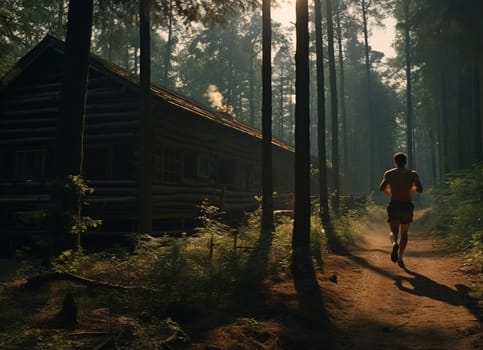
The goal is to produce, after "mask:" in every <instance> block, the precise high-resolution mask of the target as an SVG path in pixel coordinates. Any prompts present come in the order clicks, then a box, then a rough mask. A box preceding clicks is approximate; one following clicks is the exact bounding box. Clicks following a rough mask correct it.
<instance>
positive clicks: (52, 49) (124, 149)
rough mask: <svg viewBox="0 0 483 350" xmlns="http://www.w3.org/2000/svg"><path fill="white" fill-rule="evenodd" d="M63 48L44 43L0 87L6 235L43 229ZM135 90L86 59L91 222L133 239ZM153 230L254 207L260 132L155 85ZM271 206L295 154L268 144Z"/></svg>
mask: <svg viewBox="0 0 483 350" xmlns="http://www.w3.org/2000/svg"><path fill="white" fill-rule="evenodd" d="M63 57H64V44H63V42H61V41H60V40H58V39H56V38H54V37H52V36H47V37H45V38H44V39H43V40H42V41H41V42H40V43H39V44H38V45H37V46H36V47H34V48H33V49H32V50H31V51H30V52H29V53H27V54H26V55H25V56H24V57H23V58H21V59H20V60H19V61H18V63H17V64H16V65H15V67H14V68H13V69H11V70H10V71H9V72H8V73H7V74H6V75H5V76H4V77H3V78H2V79H1V80H0V212H1V214H0V215H1V218H0V219H1V223H2V224H1V226H2V228H3V230H4V231H7V232H6V233H5V232H4V233H5V234H7V235H16V234H19V232H24V233H25V232H27V233H28V232H29V231H30V230H34V231H40V232H41V231H42V229H45V227H44V225H43V223H42V219H41V216H42V215H41V213H42V211H43V210H45V208H46V206H48V204H49V200H50V194H49V190H48V184H49V182H50V181H51V180H52V179H53V178H54V175H55V174H54V168H55V167H54V165H55V157H54V154H55V147H56V125H57V118H59V117H61V116H60V115H59V101H60V93H61V91H60V90H61V84H62V76H63ZM139 93H140V89H139V84H138V80H137V77H133V76H132V75H130V74H128V73H127V72H126V71H125V70H123V69H121V68H119V67H117V66H115V65H114V64H111V63H109V62H106V61H105V60H103V59H101V58H99V57H97V56H95V55H91V56H90V59H89V79H88V92H87V99H86V115H85V134H84V149H85V156H84V178H86V179H87V182H88V184H89V185H91V186H93V187H94V188H95V192H94V194H93V195H91V196H89V198H88V206H87V207H86V210H87V214H88V215H90V216H91V217H94V218H100V219H102V220H103V225H102V227H101V231H104V232H135V231H136V227H137V220H138V214H137V213H138V211H137V201H138V199H139V195H138V187H139V186H138V183H137V181H138V180H137V176H136V172H137V169H136V167H137V164H139V162H138V159H137V158H138V156H139V152H138V151H137V148H138V143H137V142H136V140H137V139H138V137H139V135H138V130H139V108H138V106H139ZM151 101H152V108H151V114H152V120H153V121H154V127H153V135H154V138H153V147H152V149H153V161H154V180H153V185H152V193H151V195H152V203H153V208H152V220H153V230H154V231H156V232H168V231H171V230H179V229H189V227H192V226H193V225H194V224H195V219H196V218H197V216H198V212H199V207H198V206H199V204H200V203H201V202H202V201H203V200H204V199H205V198H206V199H208V201H209V202H211V203H213V204H215V205H218V206H220V207H221V208H222V209H223V210H224V211H225V212H226V213H228V214H232V215H240V214H242V213H243V212H246V211H251V210H254V209H256V207H257V205H258V203H257V201H256V199H255V196H257V195H260V193H261V132H260V131H259V130H257V129H255V128H253V127H250V126H248V125H246V124H244V123H242V122H240V121H239V120H237V119H235V118H233V117H231V116H227V115H226V114H223V113H220V112H217V111H215V110H212V109H210V108H208V107H206V106H204V105H202V104H201V103H198V102H195V101H193V100H190V99H189V98H186V97H184V96H181V95H180V94H178V93H176V92H174V91H171V90H168V89H165V88H163V87H161V86H158V85H156V84H152V85H151ZM272 145H273V152H272V155H273V174H274V180H273V181H274V182H273V183H274V191H275V192H277V193H278V195H277V196H276V197H275V204H274V205H275V208H279V209H284V208H287V206H288V205H289V204H288V203H289V198H290V193H291V192H293V182H294V176H293V172H294V169H293V168H294V166H293V159H294V149H293V148H292V147H291V146H289V145H287V144H285V143H283V142H280V141H277V140H273V142H272Z"/></svg>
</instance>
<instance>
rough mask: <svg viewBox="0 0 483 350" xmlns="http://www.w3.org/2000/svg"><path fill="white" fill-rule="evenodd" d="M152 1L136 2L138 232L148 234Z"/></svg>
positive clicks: (151, 172) (150, 163) (151, 174)
mask: <svg viewBox="0 0 483 350" xmlns="http://www.w3.org/2000/svg"><path fill="white" fill-rule="evenodd" d="M150 7H151V0H141V1H140V2H139V43H140V49H141V58H140V61H141V65H140V79H139V84H140V91H141V93H140V99H139V103H140V106H139V112H140V115H139V122H140V128H139V135H138V137H139V150H140V152H139V153H140V155H139V157H140V166H139V172H138V176H139V177H138V188H139V201H138V210H139V223H138V224H139V226H138V229H139V232H143V233H151V232H152V230H153V226H152V210H153V203H152V183H153V145H152V140H153V135H152V128H153V125H152V124H153V123H152V119H151V47H150V42H151V33H150V24H149V13H150Z"/></svg>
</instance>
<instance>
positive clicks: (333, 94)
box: [326, 0, 340, 212]
mask: <svg viewBox="0 0 483 350" xmlns="http://www.w3.org/2000/svg"><path fill="white" fill-rule="evenodd" d="M326 5H327V38H328V53H329V82H330V100H331V111H332V182H333V186H334V189H333V190H334V197H333V199H332V207H333V209H334V211H335V212H338V211H339V204H340V199H339V192H340V189H339V116H338V114H339V112H338V108H337V77H336V73H335V55H334V28H333V24H332V0H326Z"/></svg>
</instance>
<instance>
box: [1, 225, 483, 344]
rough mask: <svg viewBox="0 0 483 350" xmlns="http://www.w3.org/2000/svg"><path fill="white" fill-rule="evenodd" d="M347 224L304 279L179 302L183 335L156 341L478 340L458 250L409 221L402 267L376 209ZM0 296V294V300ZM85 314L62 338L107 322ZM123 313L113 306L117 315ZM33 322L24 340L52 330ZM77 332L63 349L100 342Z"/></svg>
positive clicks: (103, 316)
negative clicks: (205, 305)
mask: <svg viewBox="0 0 483 350" xmlns="http://www.w3.org/2000/svg"><path fill="white" fill-rule="evenodd" d="M355 230H356V231H357V232H354V235H355V236H354V241H355V247H354V248H353V249H351V251H350V252H349V253H347V254H344V255H336V254H329V255H328V256H327V257H326V259H325V260H324V264H323V267H322V268H321V269H319V270H317V271H315V273H314V275H313V278H312V280H310V279H305V280H304V279H302V280H295V281H294V280H292V278H290V277H289V274H286V275H282V276H280V277H279V278H277V279H272V280H270V281H267V282H266V285H265V287H266V288H265V292H264V294H263V295H262V296H261V297H260V299H259V303H256V304H253V303H252V302H250V303H249V304H247V305H238V307H235V308H233V307H230V308H227V309H223V308H220V309H219V310H212V311H210V313H207V312H206V310H205V311H203V312H201V313H199V314H197V315H195V314H193V313H191V311H192V310H188V314H186V320H187V321H186V322H181V323H182V326H183V329H184V330H185V331H187V333H188V334H189V335H190V337H191V341H190V342H189V343H188V344H187V343H186V342H177V341H174V342H169V343H168V344H167V345H166V346H157V347H155V348H156V349H188V348H189V349H198V350H201V349H210V350H217V349H218V350H221V349H226V350H232V349H237V350H255V349H288V350H292V349H293V350H303V349H307V350H309V349H310V350H312V349H313V350H316V349H333V350H348V349H351V350H369V349H370V350H377V349H381V350H385V349H391V350H453V349H457V350H470V349H471V350H473V349H483V332H482V329H481V321H482V320H483V313H482V309H483V303H482V301H481V300H479V299H478V298H477V297H476V296H475V294H474V293H473V292H472V291H471V290H472V288H473V287H474V285H476V283H478V282H480V283H481V280H480V281H478V280H477V279H478V278H481V276H478V275H476V274H470V273H468V272H466V271H465V268H464V267H465V260H464V259H463V257H462V256H461V255H460V254H457V253H454V252H451V251H450V250H449V249H447V248H446V247H445V245H444V244H443V243H441V242H440V241H439V240H437V239H435V238H433V237H430V236H428V235H425V233H424V231H423V229H422V228H418V225H417V223H416V224H415V225H413V226H412V229H411V232H410V238H409V244H408V248H407V250H406V254H405V263H406V269H402V268H400V267H398V266H397V264H394V263H393V262H392V261H391V260H390V242H389V239H388V227H387V224H386V223H385V222H384V220H383V219H376V220H374V221H372V222H368V223H366V224H361V225H360V226H359V227H357V229H355ZM9 271H10V272H13V271H15V266H14V262H9V261H2V262H1V263H0V282H4V281H6V280H7V279H9V278H10V277H11V276H12V274H11V273H10V274H9ZM29 293H30V294H29ZM19 298H20V299H19ZM17 299H19V300H20V301H19V300H17V302H16V303H13V305H20V304H19V303H21V302H27V303H28V300H37V298H36V297H35V294H32V292H28V291H24V292H22V293H20V295H17ZM47 300H48V299H47ZM251 300H253V299H251ZM37 301H38V300H37ZM0 302H1V303H2V304H4V302H5V300H3V301H0ZM42 303H43V304H44V303H49V302H48V301H43V302H42ZM4 306H5V304H4ZM24 307H25V305H24ZM36 307H38V305H37V306H36ZM31 308H32V309H33V306H32V307H31ZM101 311H102V312H101ZM19 312H20V311H19ZM89 317H91V318H92V317H93V319H92V320H90V319H89V320H90V321H88V322H87V321H86V320H81V327H80V328H81V329H76V330H74V331H69V332H70V333H69V334H67V335H63V336H62V337H63V339H66V337H67V338H68V339H73V338H74V339H78V337H79V334H82V332H83V331H89V330H95V329H103V328H102V327H101V326H99V327H94V326H95V324H96V322H97V323H99V322H101V321H102V322H104V323H106V322H107V319H108V317H109V315H108V313H107V312H106V310H100V309H99V310H92V312H91V314H90V316H89ZM132 317H134V316H132V315H122V316H119V317H118V319H119V320H122V319H125V320H129V319H132ZM29 319H32V318H29ZM0 321H1V322H5V321H6V319H5V318H2V319H1V320H0ZM41 323H42V322H41V321H39V320H37V324H32V325H29V326H28V332H25V335H26V338H29V339H30V342H24V344H27V343H28V344H35V342H34V341H33V340H32V337H33V336H34V337H41V336H42V334H45V333H46V332H52V330H51V329H48V328H49V327H46V326H45V325H41ZM125 323H126V324H127V322H125ZM118 324H122V322H118ZM93 327H94V328H93ZM104 328H105V326H104ZM0 331H1V332H0V337H2V336H7V335H8V328H7V327H6V324H3V325H2V324H0ZM76 334H77V335H76ZM76 337H77V338H76ZM82 337H84V338H83V339H85V341H84V342H80V341H72V344H73V346H72V349H82V350H84V349H93V348H96V349H97V348H99V349H101V347H94V346H93V345H92V344H97V343H98V340H96V339H98V338H94V336H92V338H90V339H87V338H86V336H85V335H82ZM0 340H2V339H0ZM87 340H89V341H87ZM37 343H38V342H37ZM0 344H2V342H1V341H0ZM17 344H19V343H18V342H17ZM82 344H84V345H82ZM74 345H76V346H74ZM96 346H97V345H96ZM11 348H12V349H21V348H22V347H18V346H16V347H11ZM28 348H29V349H33V348H35V347H32V346H30V347H28ZM47 348H48V347H42V349H47ZM114 348H117V349H120V348H122V349H125V347H116V346H112V347H109V345H108V344H106V346H104V347H102V349H114ZM138 348H139V349H141V350H142V349H144V348H146V349H148V347H141V348H140V347H136V349H138ZM151 348H152V347H149V349H151ZM22 349H23V348H22ZM39 349H40V348H39Z"/></svg>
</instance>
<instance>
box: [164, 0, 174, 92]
mask: <svg viewBox="0 0 483 350" xmlns="http://www.w3.org/2000/svg"><path fill="white" fill-rule="evenodd" d="M168 6H169V14H168V39H167V41H166V55H165V57H164V76H163V82H164V85H165V86H166V87H170V84H171V82H170V80H169V70H170V66H171V52H172V49H173V47H172V45H173V0H169V5H168Z"/></svg>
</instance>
